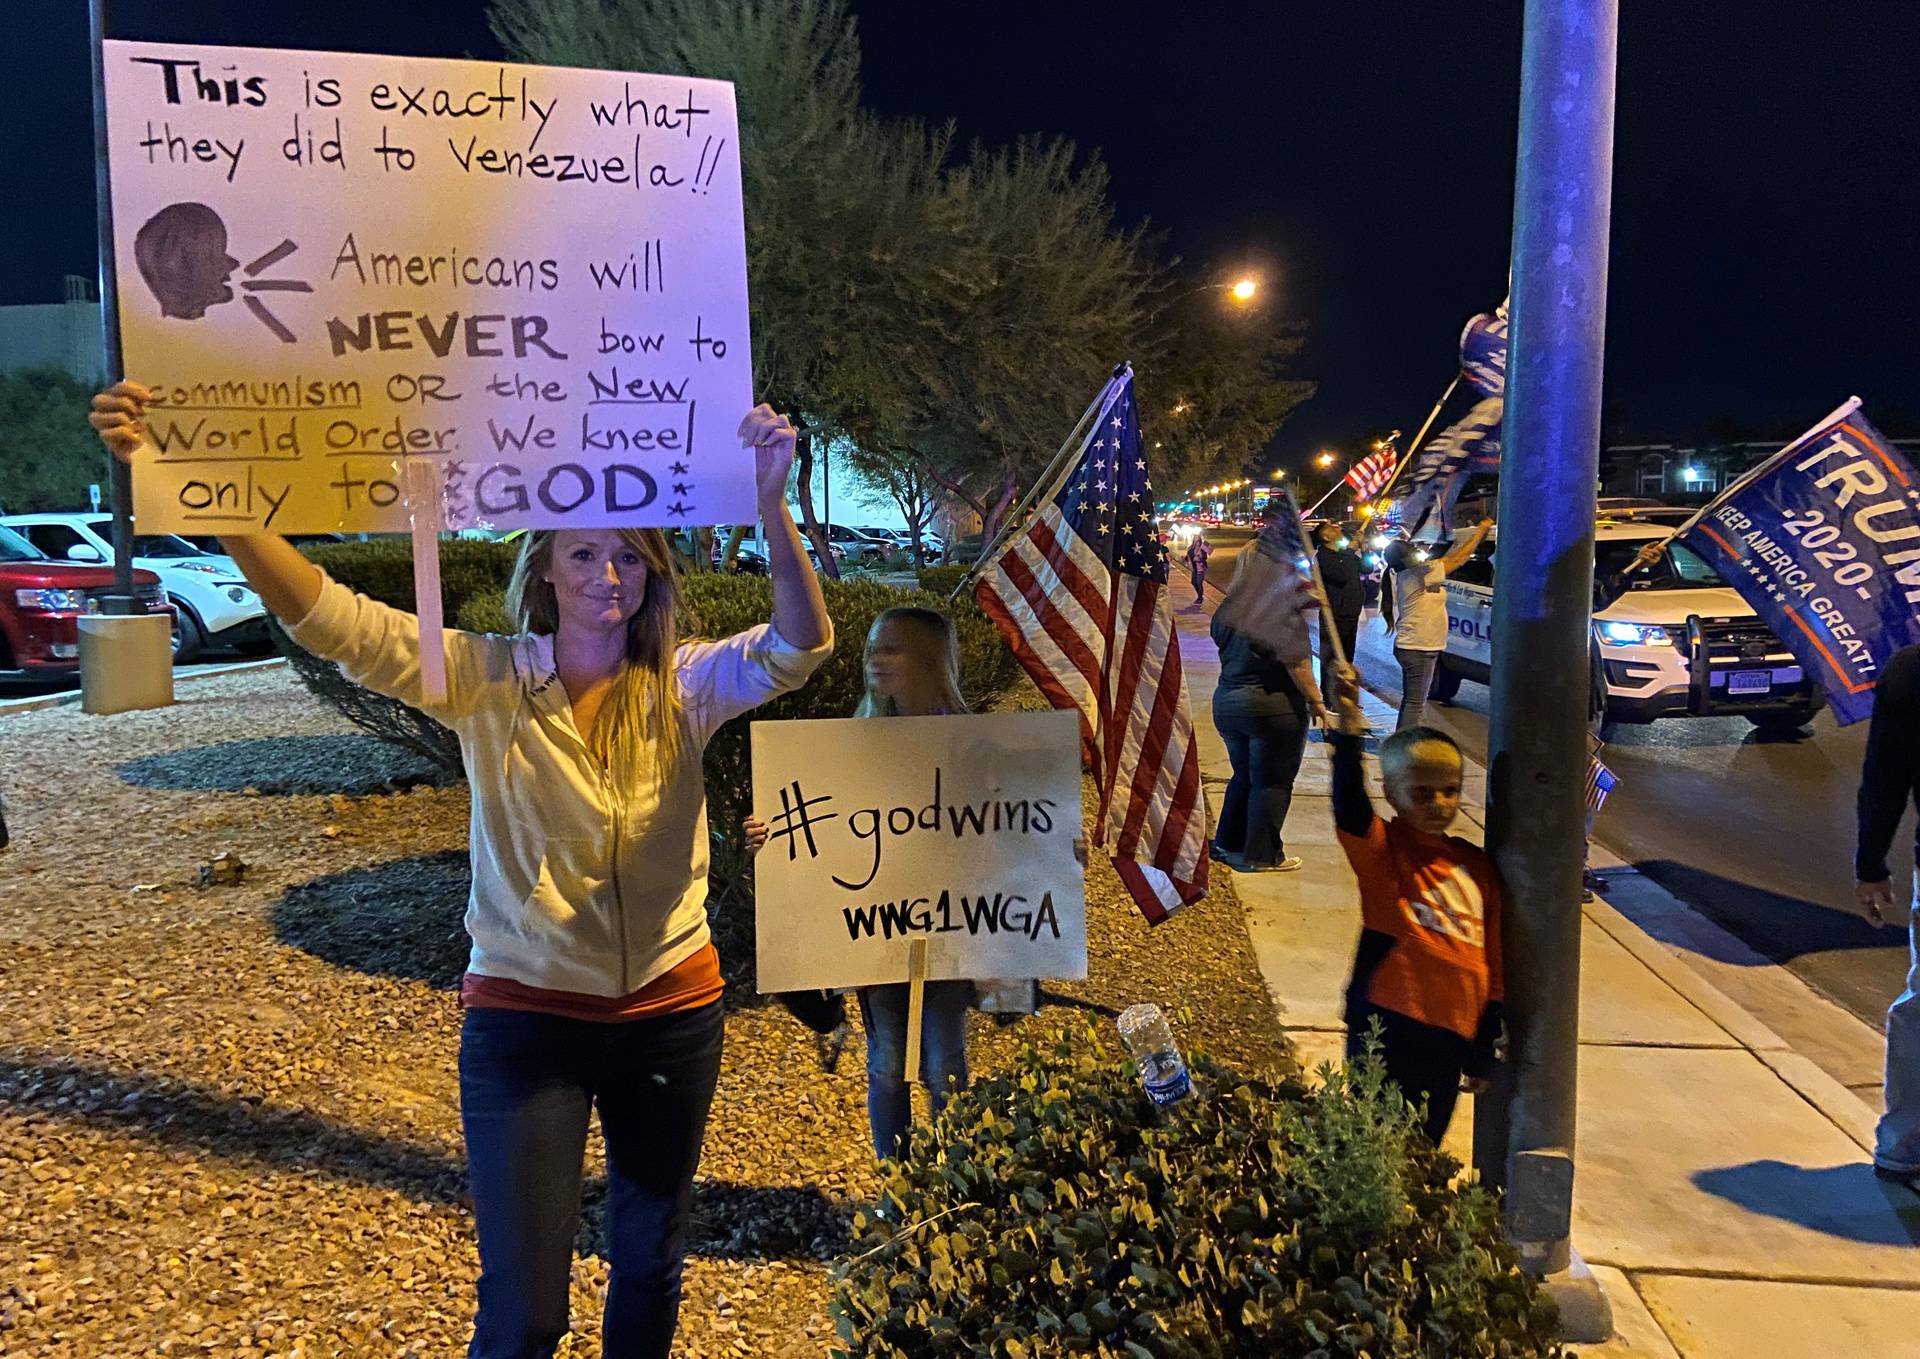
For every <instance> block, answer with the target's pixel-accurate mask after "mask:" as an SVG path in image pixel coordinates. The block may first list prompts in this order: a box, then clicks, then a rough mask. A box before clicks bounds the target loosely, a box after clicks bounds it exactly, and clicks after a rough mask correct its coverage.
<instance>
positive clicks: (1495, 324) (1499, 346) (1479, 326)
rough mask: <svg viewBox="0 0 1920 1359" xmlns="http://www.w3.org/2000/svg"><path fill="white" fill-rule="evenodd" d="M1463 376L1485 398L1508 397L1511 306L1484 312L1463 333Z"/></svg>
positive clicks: (1501, 306)
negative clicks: (1508, 322)
mask: <svg viewBox="0 0 1920 1359" xmlns="http://www.w3.org/2000/svg"><path fill="white" fill-rule="evenodd" d="M1460 374H1461V376H1462V377H1464V378H1466V380H1467V382H1468V383H1469V384H1471V386H1472V387H1473V389H1474V390H1475V391H1477V392H1479V393H1480V395H1482V396H1499V397H1504V396H1505V395H1506V394H1507V304H1506V303H1505V302H1502V303H1501V304H1500V305H1499V307H1498V308H1496V309H1495V310H1493V311H1483V312H1481V313H1480V314H1479V315H1478V316H1476V317H1474V318H1473V319H1472V320H1471V321H1469V322H1467V328H1466V329H1465V330H1464V331H1462V332H1461V333H1460Z"/></svg>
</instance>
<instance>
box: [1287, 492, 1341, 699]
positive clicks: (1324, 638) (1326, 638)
mask: <svg viewBox="0 0 1920 1359" xmlns="http://www.w3.org/2000/svg"><path fill="white" fill-rule="evenodd" d="M1325 498H1326V497H1325V496H1322V497H1321V499H1323V500H1324V499H1325ZM1287 505H1288V507H1289V508H1290V509H1291V510H1292V511H1293V526H1294V531H1295V532H1297V533H1298V534H1299V535H1300V545H1301V546H1302V547H1304V548H1305V549H1306V552H1307V570H1308V571H1309V572H1311V573H1312V575H1313V593H1314V594H1315V595H1317V596H1318V597H1319V599H1320V645H1322V646H1327V645H1329V644H1331V645H1332V647H1333V658H1334V659H1335V660H1336V661H1338V662H1339V663H1340V664H1341V665H1342V666H1347V665H1348V664H1349V662H1348V660H1347V648H1346V645H1345V644H1344V643H1343V642H1341V640H1340V629H1339V627H1338V626H1337V625H1336V624H1335V623H1334V621H1333V601H1332V600H1331V599H1329V598H1328V597H1327V583H1326V581H1324V580H1322V579H1321V578H1320V554H1319V553H1318V552H1316V551H1314V547H1313V541H1312V539H1310V538H1308V537H1307V517H1306V516H1305V515H1304V514H1302V513H1301V512H1300V507H1299V506H1298V505H1296V504H1294V503H1293V497H1292V496H1287ZM1320 702H1321V703H1322V704H1323V705H1325V704H1326V702H1327V696H1326V695H1325V694H1322V695H1320Z"/></svg>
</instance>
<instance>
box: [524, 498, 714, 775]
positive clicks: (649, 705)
mask: <svg viewBox="0 0 1920 1359" xmlns="http://www.w3.org/2000/svg"><path fill="white" fill-rule="evenodd" d="M616 531H617V532H618V533H619V535H620V541H621V542H622V543H624V544H626V545H627V546H628V547H630V548H632V549H633V550H634V551H635V552H636V553H638V554H639V556H640V560H641V561H642V562H644V563H646V567H647V591H646V594H645V596H644V597H643V598H642V599H641V601H640V607H639V608H637V609H635V610H634V612H633V617H632V618H629V619H628V620H627V653H626V664H625V665H623V666H622V667H621V669H620V674H619V677H618V678H616V679H615V680H614V682H613V689H612V691H611V692H610V693H609V694H608V695H607V699H606V702H605V704H604V705H603V706H602V707H601V709H600V716H599V718H598V719H597V720H596V721H595V722H594V724H593V730H592V731H583V732H581V733H580V735H581V736H582V737H583V738H584V739H585V740H586V743H587V748H588V749H589V750H591V751H592V752H593V753H594V755H595V756H596V757H598V758H599V760H600V761H601V763H602V764H604V765H605V766H606V767H607V768H609V769H615V768H618V769H625V770H637V769H639V768H640V767H641V760H642V758H643V757H644V756H645V755H646V754H647V752H648V751H649V750H651V752H652V756H653V761H654V766H655V770H656V772H657V773H658V775H659V778H660V781H661V782H662V783H665V782H666V781H667V779H668V777H669V776H670V775H671V774H672V772H673V767H674V765H675V764H676V763H677V762H678V760H679V758H680V755H681V749H680V747H681V740H680V695H679V693H678V692H677V691H676V690H675V688H674V683H673V656H674V651H675V649H676V647H677V646H678V645H679V632H678V628H679V622H678V620H679V613H680V577H679V573H678V572H677V571H676V570H675V569H674V563H673V549H672V547H671V546H670V545H669V544H668V542H667V535H666V533H665V532H664V531H662V530H660V529H657V528H644V529H633V528H623V529H619V530H616ZM559 532H560V531H559V530H557V529H536V530H534V531H533V532H530V533H528V534H527V537H526V540H525V541H524V542H523V543H521V545H520V558H519V560H518V561H516V562H514V564H513V576H512V578H511V579H510V580H508V582H507V616H508V617H509V618H511V619H512V620H513V621H514V622H515V623H516V624H517V625H518V626H519V628H520V630H521V631H522V632H528V633H536V634H540V635H544V636H551V635H552V634H553V633H554V632H555V631H556V630H557V629H558V628H559V626H560V604H559V601H558V599H556V598H555V596H554V589H553V582H552V581H550V580H548V579H547V578H546V576H547V572H548V571H549V570H551V569H552V566H553V545H554V542H555V540H556V539H557V538H558V537H559Z"/></svg>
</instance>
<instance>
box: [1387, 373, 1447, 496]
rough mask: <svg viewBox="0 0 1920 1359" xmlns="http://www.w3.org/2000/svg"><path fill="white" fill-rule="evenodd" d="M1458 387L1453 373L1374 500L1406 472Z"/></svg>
mask: <svg viewBox="0 0 1920 1359" xmlns="http://www.w3.org/2000/svg"><path fill="white" fill-rule="evenodd" d="M1459 385H1460V375H1459V374H1458V373H1455V374H1454V375H1453V381H1452V382H1449V383H1448V384H1447V390H1446V391H1444V392H1442V393H1440V399H1439V400H1438V401H1436V402H1434V403H1433V409H1432V410H1430V411H1428V412H1427V420H1426V423H1425V424H1423V425H1421V426H1420V432H1419V433H1418V434H1415V435H1414V436H1413V442H1412V443H1410V444H1408V445H1407V454H1406V456H1405V457H1403V458H1402V459H1400V465H1399V466H1398V467H1396V468H1394V469H1393V475H1392V476H1390V477H1388V478H1387V484H1386V485H1385V486H1382V487H1381V488H1380V489H1379V490H1378V491H1376V492H1374V499H1375V500H1384V499H1385V498H1386V495H1387V492H1388V491H1391V490H1392V489H1393V484H1394V483H1395V482H1396V481H1398V480H1400V474H1401V473H1402V472H1404V471H1406V470H1407V464H1409V463H1411V462H1412V461H1413V455H1414V454H1415V453H1418V452H1419V451H1420V441H1421V440H1423V439H1425V438H1426V437H1427V431H1428V430H1430V429H1432V428H1433V422H1434V421H1435V420H1438V419H1439V418H1440V409H1441V407H1443V406H1445V405H1446V404H1447V398H1448V397H1450V396H1452V395H1453V389H1454V388H1455V387H1458V386H1459Z"/></svg>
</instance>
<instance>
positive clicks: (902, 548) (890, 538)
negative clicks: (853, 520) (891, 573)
mask: <svg viewBox="0 0 1920 1359" xmlns="http://www.w3.org/2000/svg"><path fill="white" fill-rule="evenodd" d="M860 532H862V533H864V534H866V535H867V536H868V537H869V538H878V539H882V540H884V541H886V542H889V543H892V544H893V548H894V550H895V551H896V552H904V553H906V554H907V555H908V556H912V555H913V534H911V533H910V532H908V531H907V530H906V529H904V528H862V529H861V530H860ZM944 547H945V544H944V543H942V542H941V541H940V535H939V534H937V533H935V532H934V531H933V530H932V529H924V528H923V529H921V530H920V555H921V556H922V557H924V558H925V559H926V561H927V562H928V563H929V564H932V563H934V562H937V561H939V560H940V557H941V555H942V551H943V549H944Z"/></svg>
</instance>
